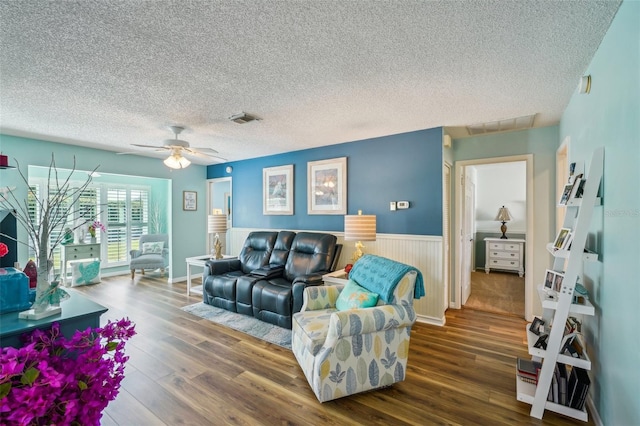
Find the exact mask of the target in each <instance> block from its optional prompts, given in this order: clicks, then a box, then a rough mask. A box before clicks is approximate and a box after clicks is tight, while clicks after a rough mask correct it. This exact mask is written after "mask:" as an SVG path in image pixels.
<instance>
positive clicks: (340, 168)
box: [307, 157, 347, 215]
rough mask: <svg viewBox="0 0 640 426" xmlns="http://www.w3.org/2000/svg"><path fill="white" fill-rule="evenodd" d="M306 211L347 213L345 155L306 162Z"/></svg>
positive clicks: (313, 212)
mask: <svg viewBox="0 0 640 426" xmlns="http://www.w3.org/2000/svg"><path fill="white" fill-rule="evenodd" d="M307 182H308V185H309V188H308V190H307V205H308V209H307V213H308V214H340V215H345V214H347V157H340V158H332V159H329V160H320V161H310V162H308V163H307Z"/></svg>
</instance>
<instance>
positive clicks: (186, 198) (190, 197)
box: [182, 191, 198, 211]
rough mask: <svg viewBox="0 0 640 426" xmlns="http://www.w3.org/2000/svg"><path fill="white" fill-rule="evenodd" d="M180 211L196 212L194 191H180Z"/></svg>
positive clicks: (196, 198) (196, 195) (196, 202)
mask: <svg viewBox="0 0 640 426" xmlns="http://www.w3.org/2000/svg"><path fill="white" fill-rule="evenodd" d="M182 210H186V211H196V210H198V193H197V192H196V191H182Z"/></svg>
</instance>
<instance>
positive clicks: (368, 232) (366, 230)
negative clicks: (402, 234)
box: [344, 210, 376, 263]
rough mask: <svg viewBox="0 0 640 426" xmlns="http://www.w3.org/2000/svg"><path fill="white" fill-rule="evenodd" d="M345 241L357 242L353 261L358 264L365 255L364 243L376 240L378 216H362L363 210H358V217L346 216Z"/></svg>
mask: <svg viewBox="0 0 640 426" xmlns="http://www.w3.org/2000/svg"><path fill="white" fill-rule="evenodd" d="M344 240H345V241H356V244H355V247H356V251H355V252H354V253H353V257H352V259H351V260H352V261H353V263H356V261H357V260H358V259H360V257H361V256H362V254H363V253H362V249H363V248H364V245H363V244H362V241H375V240H376V215H373V214H362V210H358V214H357V215H346V216H345V217H344Z"/></svg>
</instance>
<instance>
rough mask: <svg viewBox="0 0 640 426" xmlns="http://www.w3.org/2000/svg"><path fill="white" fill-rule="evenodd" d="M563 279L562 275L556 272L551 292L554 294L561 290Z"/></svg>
mask: <svg viewBox="0 0 640 426" xmlns="http://www.w3.org/2000/svg"><path fill="white" fill-rule="evenodd" d="M563 279H564V274H561V273H560V272H556V275H555V277H554V278H553V290H554V291H555V292H559V291H560V289H561V288H562V280H563Z"/></svg>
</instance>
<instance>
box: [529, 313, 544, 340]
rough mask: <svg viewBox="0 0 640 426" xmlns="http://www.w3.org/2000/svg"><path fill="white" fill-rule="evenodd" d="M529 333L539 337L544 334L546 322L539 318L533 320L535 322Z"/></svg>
mask: <svg viewBox="0 0 640 426" xmlns="http://www.w3.org/2000/svg"><path fill="white" fill-rule="evenodd" d="M529 331H530V332H532V333H533V334H535V335H536V336H539V335H540V333H542V332H544V320H543V319H541V318H538V317H534V318H533V322H532V323H531V325H530V326H529Z"/></svg>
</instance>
